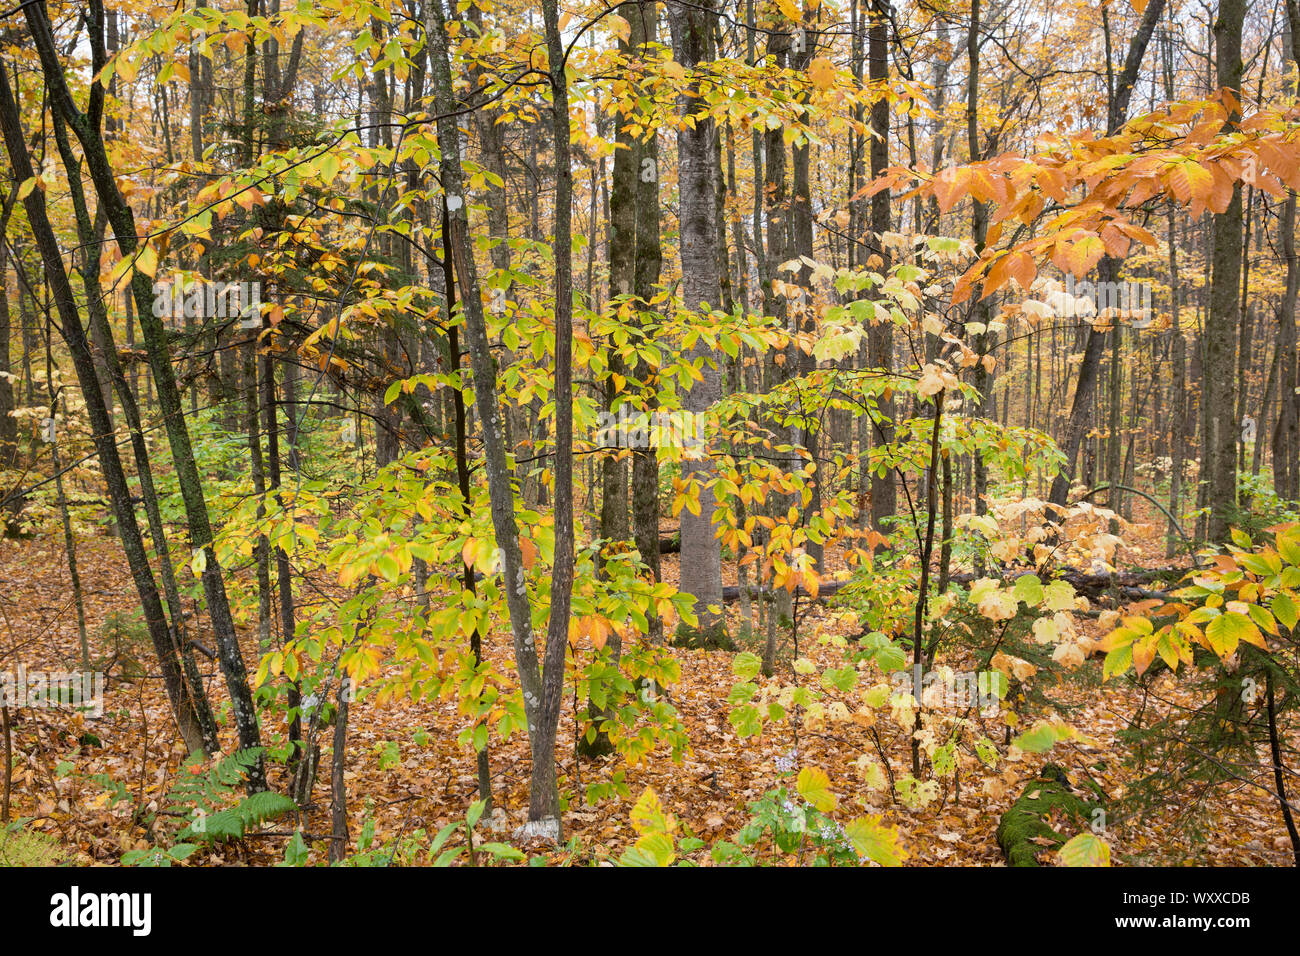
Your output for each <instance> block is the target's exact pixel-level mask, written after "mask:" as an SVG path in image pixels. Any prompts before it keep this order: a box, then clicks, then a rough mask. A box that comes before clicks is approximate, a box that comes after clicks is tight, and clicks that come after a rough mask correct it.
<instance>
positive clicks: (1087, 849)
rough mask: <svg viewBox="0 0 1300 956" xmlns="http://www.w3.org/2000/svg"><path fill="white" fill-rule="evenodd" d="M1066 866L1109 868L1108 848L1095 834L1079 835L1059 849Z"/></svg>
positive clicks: (1085, 833)
mask: <svg viewBox="0 0 1300 956" xmlns="http://www.w3.org/2000/svg"><path fill="white" fill-rule="evenodd" d="M1060 852H1061V862H1062V863H1064V864H1065V865H1066V866H1110V847H1109V846H1108V845H1107V844H1106V841H1105V840H1103V839H1102V838H1101V837H1099V836H1097V834H1095V833H1088V832H1084V833H1080V834H1079V835H1078V836H1076V837H1072V838H1071V839H1069V840H1067V841H1066V843H1065V845H1064V846H1062V847H1061V851H1060Z"/></svg>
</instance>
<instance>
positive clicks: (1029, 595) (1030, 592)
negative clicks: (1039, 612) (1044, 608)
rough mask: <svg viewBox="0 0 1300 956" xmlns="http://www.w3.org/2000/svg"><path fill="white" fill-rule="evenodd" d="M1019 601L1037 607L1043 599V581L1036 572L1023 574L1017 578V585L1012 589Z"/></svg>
mask: <svg viewBox="0 0 1300 956" xmlns="http://www.w3.org/2000/svg"><path fill="white" fill-rule="evenodd" d="M1011 593H1012V595H1013V596H1014V597H1015V599H1016V600H1017V601H1023V602H1024V603H1025V604H1027V605H1029V606H1030V607H1037V606H1038V605H1039V603H1040V602H1041V601H1042V600H1043V582H1042V581H1040V580H1038V575H1036V574H1022V575H1021V576H1020V577H1018V578H1016V585H1015V587H1014V588H1013V589H1012V591H1011Z"/></svg>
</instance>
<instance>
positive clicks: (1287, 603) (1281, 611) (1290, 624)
mask: <svg viewBox="0 0 1300 956" xmlns="http://www.w3.org/2000/svg"><path fill="white" fill-rule="evenodd" d="M1269 610H1271V611H1272V612H1273V616H1274V617H1275V618H1277V620H1278V623H1279V624H1281V625H1282V626H1283V627H1285V628H1286V629H1287V630H1288V631H1292V630H1295V625H1296V620H1297V619H1300V608H1297V607H1296V603H1295V601H1293V600H1291V598H1290V597H1289V596H1288V595H1286V594H1277V595H1275V596H1274V597H1273V603H1272V604H1270V605H1269Z"/></svg>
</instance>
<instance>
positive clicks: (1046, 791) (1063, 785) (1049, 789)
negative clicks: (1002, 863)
mask: <svg viewBox="0 0 1300 956" xmlns="http://www.w3.org/2000/svg"><path fill="white" fill-rule="evenodd" d="M1098 805H1099V804H1097V803H1090V802H1088V801H1086V800H1084V799H1083V798H1082V797H1080V796H1079V795H1078V794H1076V793H1075V792H1074V791H1073V790H1072V789H1071V788H1070V784H1069V781H1068V779H1067V778H1066V776H1065V772H1064V771H1062V770H1061V768H1060V767H1058V766H1056V765H1055V764H1048V765H1047V766H1045V767H1044V768H1043V772H1042V773H1041V774H1040V775H1039V776H1038V777H1037V778H1036V779H1034V780H1031V781H1029V782H1028V783H1027V784H1025V790H1024V793H1023V794H1021V796H1020V798H1019V799H1018V800H1016V802H1015V803H1013V804H1012V805H1011V806H1010V808H1008V810H1007V812H1006V813H1004V814H1002V819H1001V820H1000V821H999V822H998V831H997V840H998V846H1000V847H1001V848H1002V852H1003V853H1005V854H1006V857H1007V864H1008V865H1010V866H1038V858H1037V853H1038V851H1039V850H1042V849H1044V848H1051V849H1056V848H1058V847H1060V846H1061V844H1063V843H1064V842H1065V840H1066V837H1065V836H1062V835H1061V834H1059V833H1057V832H1056V831H1055V830H1053V829H1052V827H1051V826H1050V825H1049V824H1048V822H1047V821H1048V819H1049V818H1050V817H1051V816H1052V815H1053V812H1054V811H1055V815H1056V816H1057V817H1061V816H1064V817H1065V818H1066V819H1068V820H1072V821H1073V822H1075V823H1076V824H1078V826H1080V827H1083V826H1087V825H1088V824H1090V823H1091V821H1092V812H1093V810H1094V809H1095V808H1096V807H1097V806H1098Z"/></svg>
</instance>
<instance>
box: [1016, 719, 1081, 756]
mask: <svg viewBox="0 0 1300 956" xmlns="http://www.w3.org/2000/svg"><path fill="white" fill-rule="evenodd" d="M1073 736H1075V730H1074V728H1073V727H1071V726H1069V725H1068V724H1065V723H1061V722H1060V721H1055V722H1053V721H1048V720H1044V721H1040V722H1039V723H1037V724H1035V725H1034V726H1033V727H1032V728H1030V729H1029V730H1026V731H1025V732H1024V733H1023V734H1021V735H1020V736H1019V737H1017V738H1015V739H1014V740H1013V741H1011V744H1012V746H1014V747H1019V748H1020V749H1021V750H1023V751H1025V752H1026V753H1033V754H1041V753H1045V752H1046V751H1048V750H1051V749H1052V747H1053V746H1054V745H1055V744H1056V743H1058V742H1060V741H1062V740H1069V739H1070V738H1071V737H1073Z"/></svg>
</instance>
